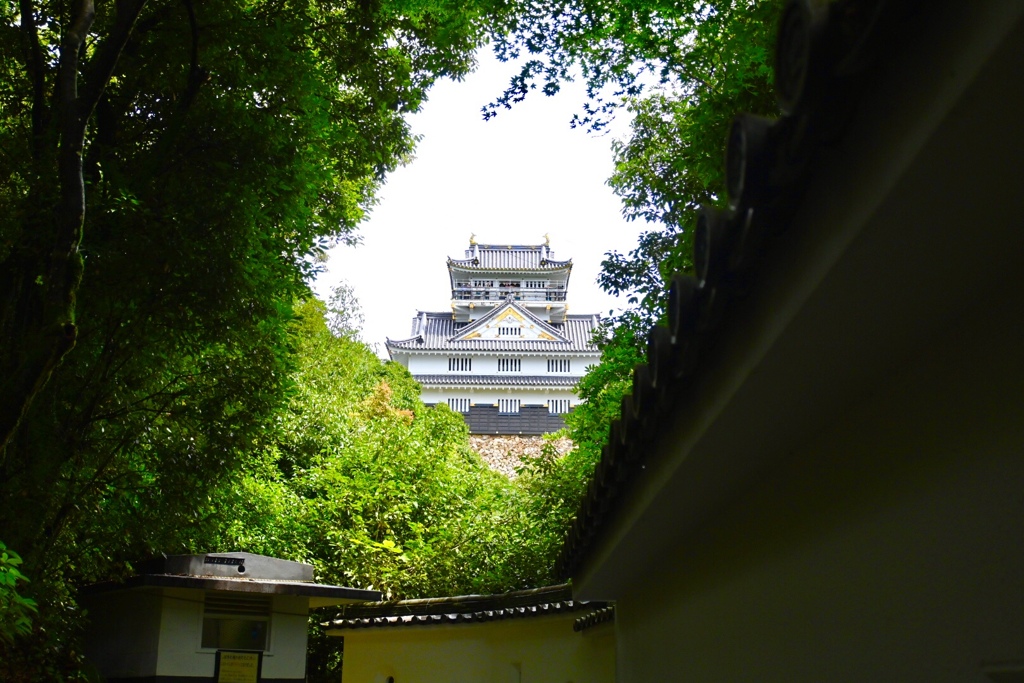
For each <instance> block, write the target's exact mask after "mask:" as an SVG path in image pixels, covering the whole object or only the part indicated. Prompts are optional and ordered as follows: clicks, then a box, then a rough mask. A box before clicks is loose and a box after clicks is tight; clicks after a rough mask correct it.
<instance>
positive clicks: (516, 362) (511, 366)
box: [498, 358, 523, 410]
mask: <svg viewBox="0 0 1024 683" xmlns="http://www.w3.org/2000/svg"><path fill="white" fill-rule="evenodd" d="M522 371H523V361H522V360H521V359H519V358H499V359H498V372H522ZM517 410H518V408H517Z"/></svg>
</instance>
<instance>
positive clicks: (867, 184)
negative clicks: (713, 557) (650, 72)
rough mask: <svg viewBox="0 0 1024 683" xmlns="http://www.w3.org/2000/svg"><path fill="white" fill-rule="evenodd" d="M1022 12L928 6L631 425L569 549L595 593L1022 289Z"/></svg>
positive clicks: (602, 472) (568, 564) (584, 587)
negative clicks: (898, 371)
mask: <svg viewBox="0 0 1024 683" xmlns="http://www.w3.org/2000/svg"><path fill="white" fill-rule="evenodd" d="M890 1H891V0H890ZM1022 13H1024V5H1021V4H1020V3H1005V2H999V1H998V0H983V1H982V2H977V3H971V4H970V5H969V6H968V5H966V4H964V3H959V2H951V1H950V2H940V3H927V4H926V3H920V2H919V3H916V9H915V11H914V13H913V14H912V16H911V18H912V21H911V22H909V23H907V24H905V25H904V26H902V27H901V28H902V29H903V30H901V31H899V33H898V36H899V39H898V40H893V41H889V42H887V43H886V45H887V47H888V48H889V49H892V50H897V49H898V50H899V52H898V53H897V52H890V53H888V54H884V55H882V59H883V60H884V61H882V62H879V63H877V64H876V65H874V66H873V67H871V68H870V69H869V70H868V71H867V73H866V74H865V75H864V77H863V80H864V89H863V91H862V92H861V95H860V100H859V105H858V108H857V112H856V114H855V116H854V117H853V119H852V120H851V123H850V125H849V127H848V129H847V130H846V132H845V133H844V134H843V136H842V138H841V139H840V140H839V141H837V142H835V143H833V144H832V145H831V146H830V147H821V148H819V149H818V150H817V151H816V153H815V156H814V158H813V160H812V165H811V167H810V169H809V170H808V172H807V173H806V174H805V175H804V176H803V177H804V180H803V181H802V182H804V186H803V194H802V199H801V201H800V204H799V208H798V210H797V211H796V212H795V213H794V214H793V215H792V220H790V221H787V225H786V226H785V235H784V237H783V238H780V239H776V240H775V242H774V244H773V245H771V246H770V248H769V249H768V251H767V253H766V254H765V255H764V256H763V258H762V259H761V261H760V262H759V264H758V265H757V267H756V268H755V269H754V271H753V273H752V274H750V275H747V276H744V277H743V278H741V282H742V283H743V284H744V286H745V289H746V296H745V297H744V298H742V299H739V300H736V301H734V302H733V303H731V304H730V306H729V308H728V309H727V312H726V314H725V317H724V319H723V321H722V322H721V324H720V325H718V326H717V327H714V328H713V329H712V330H709V331H707V332H704V333H700V334H697V335H696V336H695V337H694V339H693V340H692V341H693V344H694V346H693V347H691V348H690V351H689V353H693V348H696V349H698V351H697V354H696V369H695V370H693V371H692V373H691V374H689V375H688V376H686V377H685V378H684V379H682V380H678V381H673V382H671V383H670V384H669V385H668V386H665V384H664V382H665V380H666V378H665V377H661V382H662V385H661V386H660V387H658V388H657V389H653V391H654V392H655V395H656V396H659V397H660V399H659V400H657V401H655V402H654V403H653V404H652V405H653V408H652V409H651V410H650V411H647V412H642V413H641V419H639V420H638V419H635V418H632V417H630V416H629V415H628V414H625V413H624V415H623V417H622V418H621V421H620V422H619V423H618V424H617V425H616V426H614V427H613V440H614V439H616V438H618V437H621V438H618V442H617V445H614V446H609V447H607V448H606V449H605V455H604V458H603V459H602V463H601V464H600V466H599V468H598V474H597V476H596V478H595V482H594V484H593V485H592V486H591V490H590V492H589V494H588V497H587V500H586V501H585V504H584V506H583V508H582V509H581V511H580V514H579V516H578V519H579V521H578V522H577V524H576V526H575V527H574V529H573V531H572V533H571V534H570V539H569V541H568V542H567V544H566V546H565V548H564V549H563V555H562V570H563V572H566V573H567V574H568V575H571V576H572V578H573V585H574V592H575V594H576V596H577V597H580V598H584V599H607V598H610V597H614V596H615V595H616V593H617V588H616V587H621V586H623V585H638V584H637V582H640V581H642V580H643V578H644V577H643V568H644V567H647V566H652V565H653V563H657V562H659V561H660V555H661V553H662V552H664V549H665V548H670V547H679V546H680V544H683V543H685V542H686V541H687V539H688V538H689V537H690V535H691V534H693V533H694V532H695V530H696V529H697V528H698V527H699V526H700V524H701V522H702V520H705V519H708V518H709V517H710V516H713V515H715V514H716V513H718V512H720V511H721V510H722V509H723V508H724V507H725V506H727V505H728V501H729V500H730V499H731V498H733V497H735V496H737V495H741V492H742V491H743V490H744V488H745V487H746V486H748V485H749V484H750V483H751V482H752V481H754V480H755V479H756V478H757V477H758V476H763V474H764V473H765V472H766V471H767V470H769V469H770V468H771V467H772V466H773V463H776V462H778V461H779V460H780V459H783V458H784V457H785V455H786V453H788V452H790V451H791V449H792V448H794V447H795V446H796V445H797V444H798V443H800V441H801V440H802V439H804V438H806V437H807V435H809V434H813V433H815V432H816V430H818V429H820V428H822V427H823V426H824V425H825V424H827V423H828V422H829V421H830V420H831V419H832V418H833V417H834V416H835V415H837V414H841V413H842V411H844V410H846V409H848V408H849V406H851V405H852V404H853V403H855V402H857V401H858V400H861V398H862V397H863V396H865V395H866V394H867V393H868V392H870V391H871V390H872V388H873V387H874V386H876V385H877V384H878V383H879V382H883V381H884V379H885V377H887V376H888V373H890V372H891V371H892V370H893V368H894V367H897V366H898V365H899V363H900V362H901V361H903V360H904V359H906V358H907V357H908V356H911V355H912V354H913V353H914V351H915V349H916V348H919V347H920V345H921V344H923V343H926V341H927V339H929V338H930V336H931V335H933V334H935V333H936V332H937V331H938V330H941V329H943V328H944V327H945V326H946V325H948V323H949V321H950V320H952V319H956V316H957V315H959V314H960V313H961V312H963V311H965V310H967V309H968V308H969V307H971V306H972V303H973V302H976V301H979V300H980V301H984V300H987V299H988V298H989V297H990V296H991V295H992V293H998V292H1005V291H1007V290H1006V287H1007V286H1008V283H1012V285H1009V286H1012V287H1016V288H1019V287H1021V284H1020V282H1019V281H1020V278H1021V275H1020V274H1021V273H1024V263H1022V262H1024V257H1022V253H1021V252H1022V240H1021V233H1020V220H1019V211H1018V209H1017V206H1016V202H1015V200H1014V198H1018V197H1020V196H1021V195H1022V194H1024V182H1022V178H1024V176H1022V174H1021V173H1020V172H1019V161H1020V160H1019V152H1020V150H1021V149H1024V127H1022V126H1020V124H1019V120H1018V119H1019V112H1018V111H1017V108H1016V107H1010V106H1006V103H1007V102H1022V101H1024V85H1022V84H1024V79H1021V78H1020V74H1021V73H1024V50H1021V49H1020V46H1021V45H1024V19H1022ZM733 293H735V292H733ZM672 349H673V353H675V352H676V350H677V347H676V346H675V345H673V347H672ZM673 362H676V361H675V360H674V361H673ZM645 373H648V374H647V376H650V374H649V373H650V371H649V370H647V369H645ZM653 374H654V375H655V376H657V372H656V371H654V373H653ZM641 381H643V380H641ZM640 389H641V391H646V392H648V394H649V393H650V392H651V391H652V389H651V388H650V387H648V386H646V385H644V386H641V387H640ZM635 391H636V389H635V390H634V392H635ZM659 392H660V393H659ZM645 419H646V420H648V421H649V423H645V422H644V420H645ZM645 434H648V435H649V436H646V437H645V436H644V435H645Z"/></svg>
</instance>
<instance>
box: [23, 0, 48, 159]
mask: <svg viewBox="0 0 1024 683" xmlns="http://www.w3.org/2000/svg"><path fill="white" fill-rule="evenodd" d="M20 12H21V30H22V33H23V34H24V35H25V47H26V50H25V52H26V54H25V71H26V72H28V77H29V80H30V81H31V82H32V157H33V158H34V159H35V160H37V161H38V160H39V159H40V158H41V157H42V153H43V130H44V128H45V125H46V73H45V66H44V64H43V49H42V46H40V44H39V28H38V26H37V25H36V14H35V8H34V7H33V6H32V0H21V2H20Z"/></svg>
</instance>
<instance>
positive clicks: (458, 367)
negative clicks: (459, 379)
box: [448, 358, 473, 372]
mask: <svg viewBox="0 0 1024 683" xmlns="http://www.w3.org/2000/svg"><path fill="white" fill-rule="evenodd" d="M472 371H473V359H472V358H449V359H448V372H472Z"/></svg>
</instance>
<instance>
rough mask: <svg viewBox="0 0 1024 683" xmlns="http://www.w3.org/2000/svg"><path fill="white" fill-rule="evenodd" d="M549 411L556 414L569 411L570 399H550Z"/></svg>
mask: <svg viewBox="0 0 1024 683" xmlns="http://www.w3.org/2000/svg"><path fill="white" fill-rule="evenodd" d="M548 412H549V413H554V414H555V415H563V414H565V413H568V412H569V399H567V398H553V399H551V400H550V401H548Z"/></svg>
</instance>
